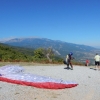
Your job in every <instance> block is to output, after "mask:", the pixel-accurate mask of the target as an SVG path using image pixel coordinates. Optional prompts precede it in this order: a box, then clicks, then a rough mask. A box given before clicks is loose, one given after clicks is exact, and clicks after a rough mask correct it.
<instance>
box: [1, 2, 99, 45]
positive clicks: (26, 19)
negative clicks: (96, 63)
mask: <svg viewBox="0 0 100 100" xmlns="http://www.w3.org/2000/svg"><path fill="white" fill-rule="evenodd" d="M16 37H18V38H22V37H24V38H26V37H40V38H48V39H52V40H61V41H65V42H70V43H75V44H84V45H90V46H100V0H0V40H2V39H8V38H16Z"/></svg>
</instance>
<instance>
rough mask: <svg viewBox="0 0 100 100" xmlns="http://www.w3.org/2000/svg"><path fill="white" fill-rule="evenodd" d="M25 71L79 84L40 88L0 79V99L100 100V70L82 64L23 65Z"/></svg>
mask: <svg viewBox="0 0 100 100" xmlns="http://www.w3.org/2000/svg"><path fill="white" fill-rule="evenodd" d="M23 67H24V68H25V72H26V73H33V74H37V75H42V76H46V77H51V78H55V79H62V80H67V81H75V82H77V83H78V84H79V85H78V86H76V87H72V88H66V89H58V90H54V89H40V88H35V87H31V86H23V85H17V84H12V83H7V82H2V81H0V100H100V71H98V70H93V69H90V68H89V67H84V66H74V70H67V69H64V68H65V67H66V66H65V65H57V66H55V65H54V66H53V65H51V66H23Z"/></svg>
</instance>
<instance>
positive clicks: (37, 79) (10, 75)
mask: <svg viewBox="0 0 100 100" xmlns="http://www.w3.org/2000/svg"><path fill="white" fill-rule="evenodd" d="M0 74H1V76H0V81H4V82H9V83H14V84H21V85H26V86H33V87H38V88H46V89H64V88H72V87H75V86H77V85H78V84H77V83H76V82H69V81H64V80H61V79H53V78H51V77H45V76H40V75H35V74H30V73H24V68H23V67H21V66H18V65H6V66H2V67H1V68H0Z"/></svg>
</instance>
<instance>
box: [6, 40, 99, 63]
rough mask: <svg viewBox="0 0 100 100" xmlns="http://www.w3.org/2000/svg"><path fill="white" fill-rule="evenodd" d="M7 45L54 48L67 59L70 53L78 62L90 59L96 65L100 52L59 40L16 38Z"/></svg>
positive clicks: (89, 47) (7, 42)
mask: <svg viewBox="0 0 100 100" xmlns="http://www.w3.org/2000/svg"><path fill="white" fill-rule="evenodd" d="M4 43H5V44H9V45H11V46H19V47H25V48H32V49H33V48H34V49H37V48H52V49H53V50H54V51H55V52H56V53H58V54H59V55H60V56H62V57H63V58H65V56H66V54H68V53H69V52H73V53H74V57H75V59H76V60H78V61H80V62H84V61H85V60H86V59H90V60H91V62H92V63H94V56H95V53H96V52H100V49H97V48H94V47H91V46H87V45H79V44H73V43H67V42H63V41H58V40H51V39H46V38H14V39H11V40H9V41H5V42H4Z"/></svg>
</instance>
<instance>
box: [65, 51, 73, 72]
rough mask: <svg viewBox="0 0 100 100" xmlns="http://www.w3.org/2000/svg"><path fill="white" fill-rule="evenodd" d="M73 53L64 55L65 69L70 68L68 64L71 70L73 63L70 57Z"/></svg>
mask: <svg viewBox="0 0 100 100" xmlns="http://www.w3.org/2000/svg"><path fill="white" fill-rule="evenodd" d="M72 55H73V53H72V52H70V53H69V54H68V55H67V56H66V63H67V68H66V69H70V67H69V65H70V66H71V70H73V65H72V62H71V60H72V59H73V57H72Z"/></svg>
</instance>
